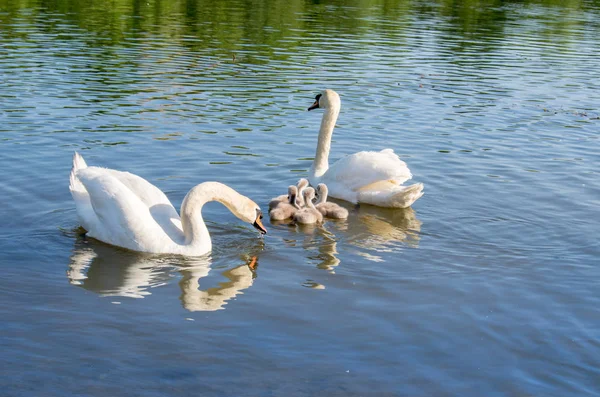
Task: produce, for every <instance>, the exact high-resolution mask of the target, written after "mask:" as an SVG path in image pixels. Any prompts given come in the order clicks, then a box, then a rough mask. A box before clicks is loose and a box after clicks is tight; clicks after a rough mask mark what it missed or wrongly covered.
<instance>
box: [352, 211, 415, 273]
mask: <svg viewBox="0 0 600 397" xmlns="http://www.w3.org/2000/svg"><path fill="white" fill-rule="evenodd" d="M354 216H355V217H356V218H358V222H356V221H355V222H351V223H350V222H349V223H348V228H347V230H346V232H347V233H348V243H349V244H351V245H353V246H355V247H357V248H359V255H361V256H362V257H364V258H365V259H368V260H372V261H376V262H379V261H382V260H383V259H382V258H381V257H380V256H379V255H377V253H378V252H395V251H398V250H401V249H403V248H405V247H410V248H417V247H418V246H419V241H420V240H421V234H420V233H421V225H422V222H421V221H420V220H419V219H417V215H416V213H415V210H413V209H412V208H411V207H408V208H403V209H391V208H381V207H374V206H371V205H361V206H360V207H359V208H358V209H357V210H356V211H355V213H354Z"/></svg>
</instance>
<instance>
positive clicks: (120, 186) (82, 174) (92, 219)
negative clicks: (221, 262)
mask: <svg viewBox="0 0 600 397" xmlns="http://www.w3.org/2000/svg"><path fill="white" fill-rule="evenodd" d="M69 190H71V194H72V196H73V200H75V207H76V209H77V215H78V217H79V222H80V223H81V226H83V228H84V229H85V230H87V235H88V236H90V237H93V238H95V239H97V240H100V241H103V242H105V243H108V244H112V245H116V246H119V247H124V248H128V249H131V250H134V251H142V252H151V253H162V254H182V255H190V256H192V255H194V256H195V255H202V254H205V253H207V252H209V251H210V250H211V248H212V243H211V241H210V234H209V233H208V229H207V228H206V225H205V224H204V220H203V219H202V212H201V211H202V206H203V205H204V204H205V203H207V202H209V201H218V202H220V203H222V204H223V205H225V206H226V207H227V208H228V209H229V210H230V211H231V212H232V213H233V214H234V215H235V216H237V217H238V218H240V219H241V220H243V221H245V222H248V223H251V224H252V225H253V226H254V227H255V228H257V229H258V230H259V231H260V232H261V233H263V234H264V233H266V232H267V230H266V229H265V227H264V226H263V224H262V221H261V219H262V213H261V211H260V208H259V207H258V205H257V204H256V203H255V202H254V201H252V200H250V199H249V198H248V197H245V196H242V195H241V194H239V193H238V192H236V191H235V190H233V189H232V188H230V187H228V186H226V185H224V184H222V183H219V182H204V183H201V184H199V185H197V186H195V187H193V188H192V189H191V190H190V191H189V193H188V194H187V195H186V196H185V198H184V199H183V203H182V204H181V218H180V217H179V215H178V214H177V211H176V210H175V208H174V207H173V205H172V204H171V202H170V201H169V199H168V198H167V196H165V194H164V193H163V192H162V191H161V190H160V189H158V188H157V187H156V186H154V185H152V184H151V183H150V182H148V181H146V180H145V179H143V178H141V177H139V176H137V175H134V174H130V173H129V172H122V171H116V170H111V169H108V168H100V167H88V166H87V164H86V163H85V160H84V159H83V157H81V155H79V154H78V153H75V155H74V156H73V168H72V169H71V176H70V184H69Z"/></svg>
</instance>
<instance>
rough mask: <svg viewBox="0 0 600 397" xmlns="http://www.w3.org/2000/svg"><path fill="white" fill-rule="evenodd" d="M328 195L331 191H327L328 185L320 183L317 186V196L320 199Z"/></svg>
mask: <svg viewBox="0 0 600 397" xmlns="http://www.w3.org/2000/svg"><path fill="white" fill-rule="evenodd" d="M327 193H329V189H327V185H326V184H324V183H319V184H318V185H317V194H318V195H319V197H322V196H325V197H327Z"/></svg>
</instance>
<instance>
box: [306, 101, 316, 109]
mask: <svg viewBox="0 0 600 397" xmlns="http://www.w3.org/2000/svg"><path fill="white" fill-rule="evenodd" d="M318 107H319V101H315V103H313V104H312V105H310V107H309V108H308V110H309V111H311V110H313V109H317V108H318Z"/></svg>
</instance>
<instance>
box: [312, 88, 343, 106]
mask: <svg viewBox="0 0 600 397" xmlns="http://www.w3.org/2000/svg"><path fill="white" fill-rule="evenodd" d="M340 104H341V100H340V96H339V95H338V93H337V92H335V91H334V90H324V91H323V92H321V93H320V94H319V95H317V96H316V97H315V103H313V104H312V105H311V106H310V107H309V108H308V110H313V109H317V108H321V109H331V108H336V109H339V108H340Z"/></svg>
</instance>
